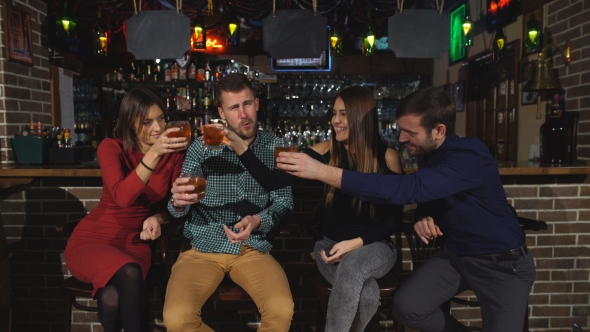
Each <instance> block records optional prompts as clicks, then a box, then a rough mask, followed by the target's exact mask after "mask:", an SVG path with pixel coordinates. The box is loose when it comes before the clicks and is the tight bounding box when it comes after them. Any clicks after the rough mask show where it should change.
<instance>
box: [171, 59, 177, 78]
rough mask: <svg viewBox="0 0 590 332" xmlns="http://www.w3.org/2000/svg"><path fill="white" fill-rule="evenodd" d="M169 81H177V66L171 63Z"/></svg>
mask: <svg viewBox="0 0 590 332" xmlns="http://www.w3.org/2000/svg"><path fill="white" fill-rule="evenodd" d="M170 79H172V80H173V81H178V66H177V65H176V62H173V63H172V67H171V68H170Z"/></svg>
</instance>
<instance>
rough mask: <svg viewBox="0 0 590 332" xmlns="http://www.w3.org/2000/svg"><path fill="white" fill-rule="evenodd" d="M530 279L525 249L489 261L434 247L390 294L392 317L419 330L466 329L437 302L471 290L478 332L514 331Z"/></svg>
mask: <svg viewBox="0 0 590 332" xmlns="http://www.w3.org/2000/svg"><path fill="white" fill-rule="evenodd" d="M535 278H536V272H535V263H534V261H533V258H532V256H531V254H530V253H529V254H526V255H525V256H521V257H520V258H519V259H518V260H516V261H500V262H494V261H489V260H484V259H481V258H475V257H457V256H455V255H453V254H452V253H451V252H449V251H440V252H438V253H436V254H435V255H434V256H432V257H431V258H430V259H429V260H428V261H426V262H425V263H424V264H422V265H421V266H420V267H419V268H418V269H416V271H414V272H413V273H412V274H411V275H410V277H409V278H408V280H406V281H405V282H404V283H403V284H402V285H401V286H400V287H399V288H398V290H397V292H396V293H395V296H394V298H393V312H392V314H393V317H394V318H395V319H396V320H397V321H398V322H399V323H401V324H403V325H404V326H407V327H411V328H413V329H415V330H418V331H422V332H442V331H452V332H464V331H469V330H468V329H467V328H466V327H465V326H463V325H462V324H461V323H459V322H458V321H457V320H456V319H455V318H454V317H452V316H451V315H449V314H448V313H446V312H443V311H442V310H441V309H440V308H439V306H440V305H441V304H443V303H445V302H446V301H447V300H449V299H450V298H452V297H453V296H455V295H456V294H459V293H461V292H462V291H464V290H466V289H472V290H473V292H474V293H475V296H476V297H477V300H478V301H479V304H480V306H481V315H482V327H483V332H520V331H522V328H523V324H524V316H525V313H526V305H527V301H528V298H529V293H530V291H531V287H532V286H533V282H534V281H535Z"/></svg>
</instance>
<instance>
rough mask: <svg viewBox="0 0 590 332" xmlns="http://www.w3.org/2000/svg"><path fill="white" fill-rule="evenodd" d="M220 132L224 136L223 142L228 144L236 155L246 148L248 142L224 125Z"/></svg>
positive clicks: (239, 154)
mask: <svg viewBox="0 0 590 332" xmlns="http://www.w3.org/2000/svg"><path fill="white" fill-rule="evenodd" d="M222 134H223V136H225V138H226V139H225V140H224V143H225V144H226V145H227V146H230V147H231V148H232V149H233V150H234V152H235V153H236V154H237V155H238V156H241V155H242V153H244V152H246V150H248V144H247V143H246V142H245V141H244V140H243V139H242V138H241V137H240V136H238V134H236V133H235V132H233V131H231V130H230V129H229V128H227V127H225V128H224V129H223V132H222Z"/></svg>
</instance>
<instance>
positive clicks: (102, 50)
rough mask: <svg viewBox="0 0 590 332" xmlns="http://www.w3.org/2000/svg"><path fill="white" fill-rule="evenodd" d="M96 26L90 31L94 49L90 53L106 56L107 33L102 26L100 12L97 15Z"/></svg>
mask: <svg viewBox="0 0 590 332" xmlns="http://www.w3.org/2000/svg"><path fill="white" fill-rule="evenodd" d="M97 17H98V25H97V26H96V27H95V28H94V29H93V31H92V38H93V39H94V40H93V44H94V47H93V49H92V52H93V53H94V55H97V56H107V51H108V45H109V38H108V37H109V33H108V31H107V29H106V27H105V26H104V25H103V23H102V22H101V21H102V14H101V13H100V11H99V12H98V14H97Z"/></svg>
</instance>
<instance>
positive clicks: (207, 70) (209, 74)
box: [204, 60, 211, 82]
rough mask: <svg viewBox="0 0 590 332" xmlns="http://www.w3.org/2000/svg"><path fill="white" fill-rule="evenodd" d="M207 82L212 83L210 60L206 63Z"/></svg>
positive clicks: (205, 78)
mask: <svg viewBox="0 0 590 332" xmlns="http://www.w3.org/2000/svg"><path fill="white" fill-rule="evenodd" d="M204 80H205V81H207V82H208V81H211V68H209V60H207V61H206V62H205V77H204Z"/></svg>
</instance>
